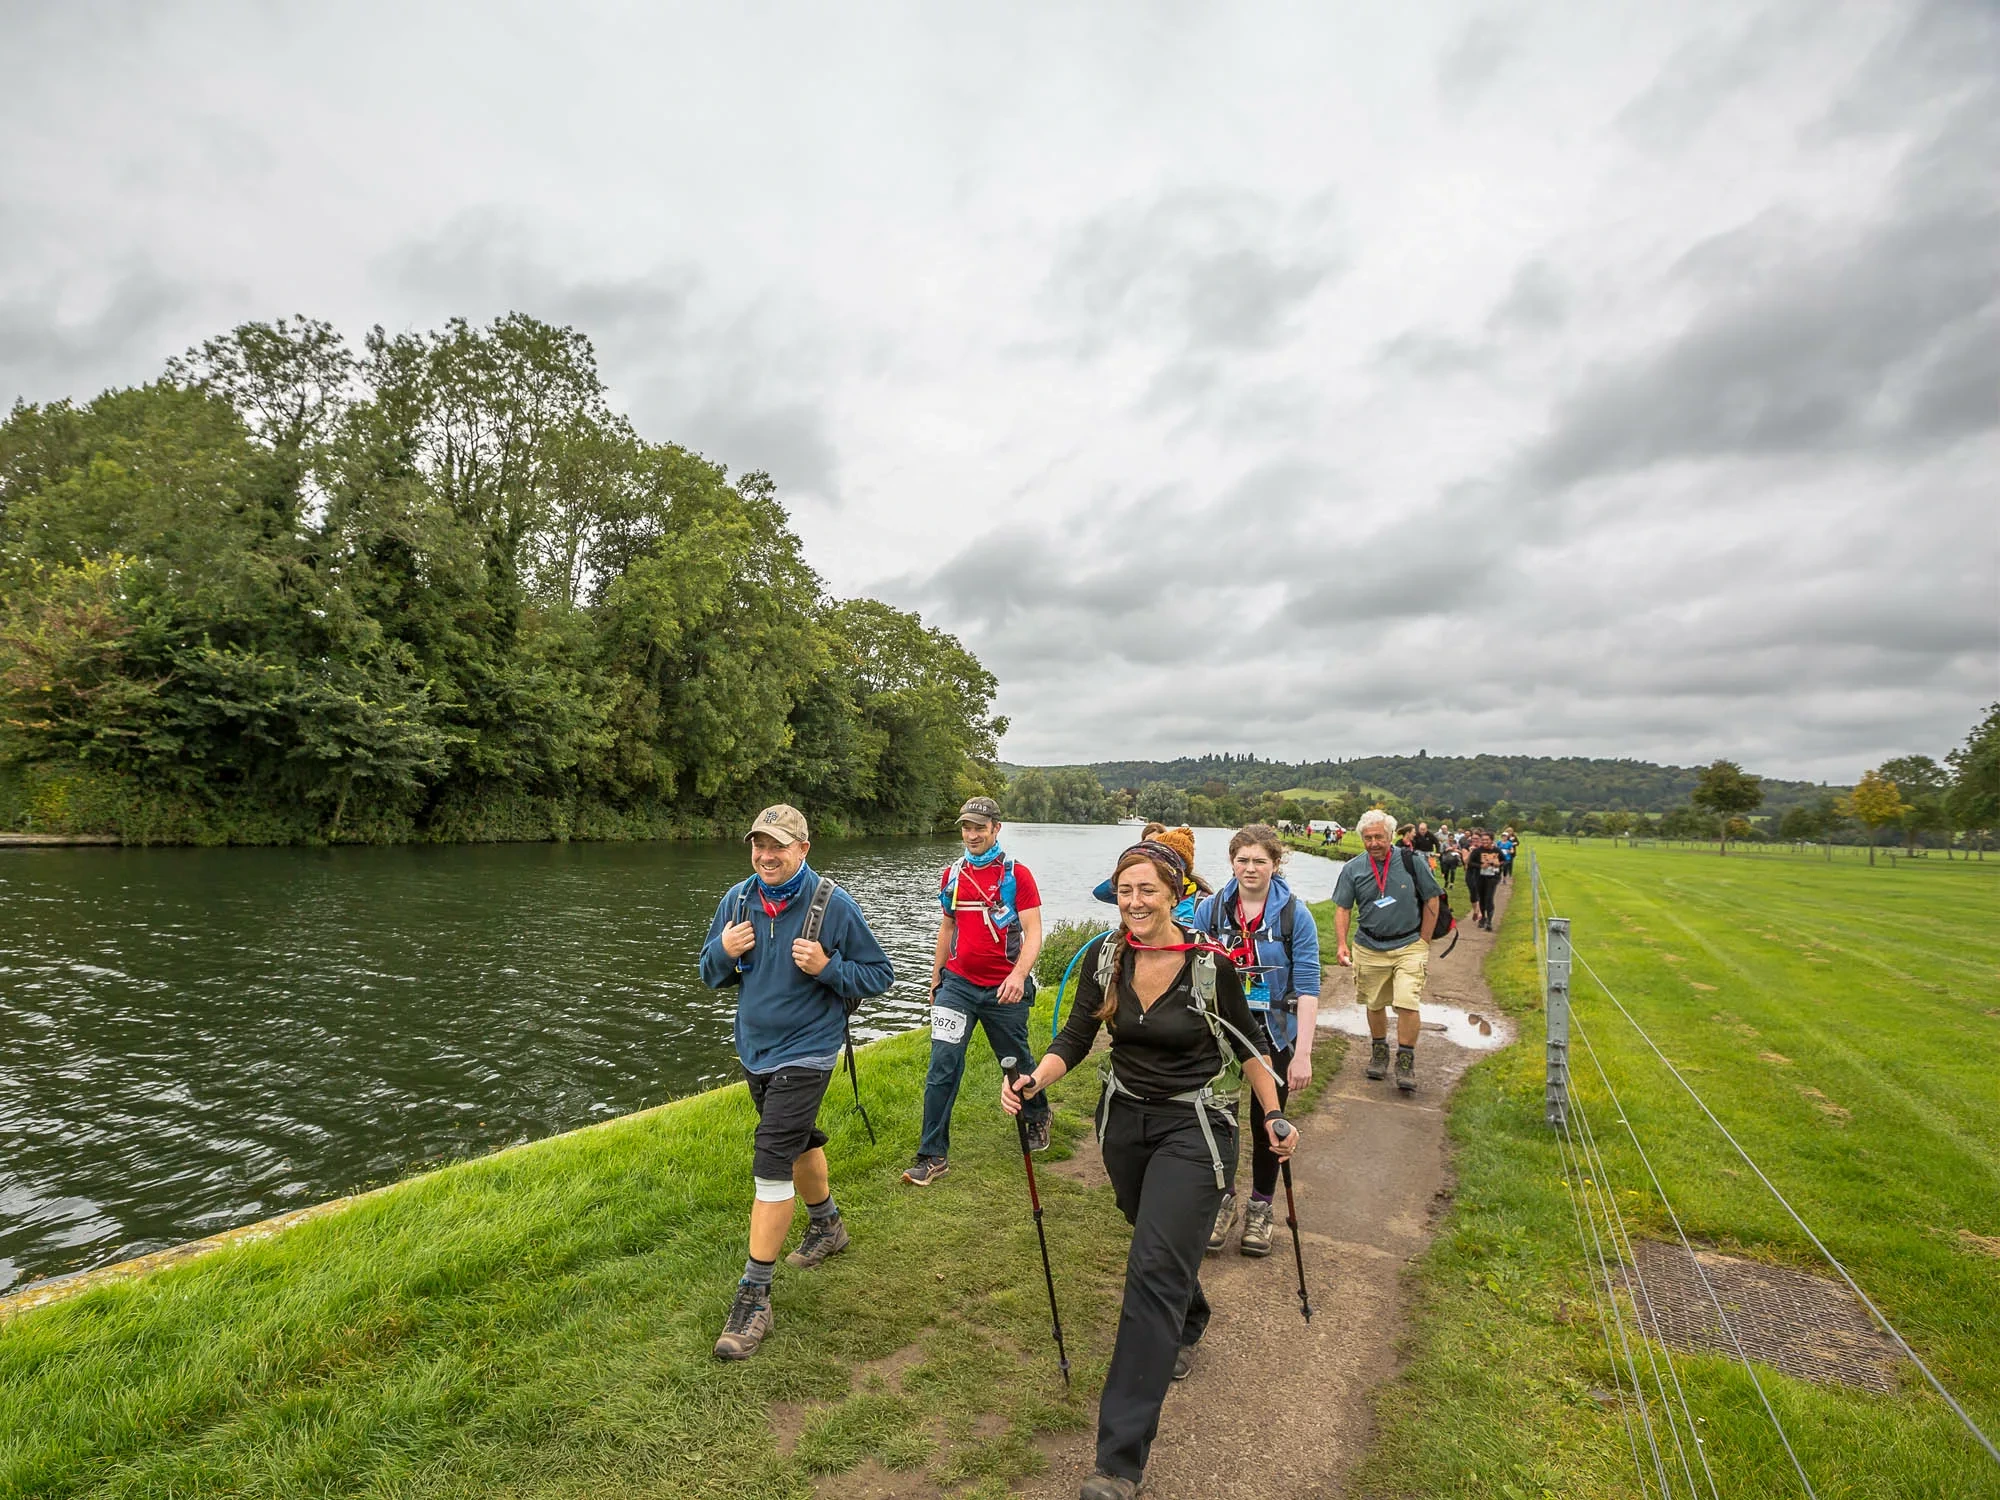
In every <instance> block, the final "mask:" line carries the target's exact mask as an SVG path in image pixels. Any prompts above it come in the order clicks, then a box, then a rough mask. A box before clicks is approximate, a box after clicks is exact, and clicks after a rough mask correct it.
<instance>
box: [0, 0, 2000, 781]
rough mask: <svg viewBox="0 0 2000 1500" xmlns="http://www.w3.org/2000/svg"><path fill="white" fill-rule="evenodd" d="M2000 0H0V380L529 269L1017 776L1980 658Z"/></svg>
mask: <svg viewBox="0 0 2000 1500" xmlns="http://www.w3.org/2000/svg"><path fill="white" fill-rule="evenodd" d="M1996 17H2000V10H1996V8H1995V7H1994V6H1992V5H1991V4H1988V3H1983V0H1961V3H1952V4H1944V3H1940V4H1914V5H1903V6H1892V5H1881V4H1875V3H1856V4H1847V5H1842V4H1823V3H1812V4H1805V3H1781V4H1764V5H1755V4H1753V5H1745V4H1740V3H1714V4H1694V5H1688V6H1676V7H1659V6H1642V5H1637V4H1621V5H1602V6H1589V7H1579V6H1573V5H1559V4H1555V3H1553V0H1551V3H1545V4H1503V5H1497V6H1452V5H1439V6H1428V7H1387V6H1384V7H1377V8H1372V9H1364V8H1357V7H1328V6H1303V5H1301V6H1296V7H1291V8H1284V7H1276V8H1260V9H1259V10H1257V11H1256V12H1255V13H1254V18H1253V14H1252V13H1251V12H1246V11H1244V10H1243V9H1242V8H1241V7H1234V6H1221V5H1215V6H1204V5H1192V4H1171V5H1153V4H1145V5H1141V4H1130V5H1097V6H1089V7H1076V6H1056V5H1041V6H1037V5H1025V6H1010V7H1001V8H991V7H989V8H986V9H984V10H971V9H964V8H949V9H948V8H942V7H924V6H916V5H898V6H886V5H885V6H863V7H851V8H842V9H838V10H835V9H829V8H825V7H808V6H803V5H800V6H774V5H773V6H741V7H706V8H700V9H697V8H695V7H669V8H664V9H659V10H649V11H647V12H646V13H644V14H636V13H632V12H629V11H626V10H623V9H613V8H609V7H590V6H584V7H564V8H562V9H561V10H560V11H557V10H550V9H540V8H537V9H531V8H528V7H492V6H479V7H473V6H446V5H425V4H418V5H407V4H405V5H396V6H387V5H381V6H374V5H365V4H363V5H352V6H340V7H323V8H321V9H320V10H318V11H305V10H299V9H293V8H284V7H270V6H256V5H248V4H245V5H240V6H232V5H213V4H204V5H200V6H193V5H187V6H183V5H176V4H171V3H157V4H148V5H144V6H141V5H136V4H134V5H102V4H91V3H88V0H85V3H78V4H73V5H67V6H62V7H53V6H41V5H28V4H21V3H16V4H0V43H4V45H5V49H6V51H7V53H8V55H9V56H10V58H12V59H13V60H14V61H15V63H16V66H15V67H14V68H12V69H10V81H9V86H8V88H7V90H6V91H5V92H4V94H0V128H4V129H5V131H6V134H7V138H8V140H9V142H10V149H9V151H8V152H7V153H5V155H4V156H0V226H4V231H5V232H4V233H0V401H4V400H11V399H13V398H14V397H16V396H20V397H24V398H26V399H29V400H38V401H39V400H48V399H53V398H57V397H62V396H88V395H91V394H94V393H95V392H96V391H97V390H99V389H101V388H102V387H104V386H106V385H108V384H114V383H119V384H122V383H130V382H136V381H140V380H145V379H148V378H152V377H153V376H155V375H156V374H157V373H158V372H159V369H160V366H161V363H162V361H163V360H164V359H165V357H166V356H168V355H170V354H173V353H176V352H178V351H179V350H181V349H183V348H184V347H186V346H187V345H188V344H190V343H193V342H195V341H196V340H197V339H199V338H201V337H203V336H205V335H207V334H210V333H213V332H216V331H218V330H220V329H222V328H225V327H228V326H230V325H231V324H233V323H236V322H238V321H241V320H243V319H247V318H254V317H273V316H276V315H279V314H282V313H289V312H293V311H303V312H306V313H309V314H313V315H317V316H323V317H327V318H330V319H332V320H334V321H335V322H336V323H338V324H339V325H341V326H342V327H343V328H344V329H346V330H347V331H348V332H349V334H350V336H353V337H357V338H358V337H359V335H360V334H361V333H362V332H363V331H364V330H365V329H366V327H367V326H368V325H370V324H372V323H375V322H378V321H379V322H382V323H384V324H386V325H388V326H389V327H391V328H402V327H425V326H434V325H436V324H437V323H439V322H441V321H442V320H443V319H445V318H446V317H448V316H451V315H453V314H458V313H463V314H465V315H467V316H470V317H473V318H476V319H484V318H488V317H491V316H493V315H495V314H497V313H500V312H503V311H505V310H508V309H510V308H518V309H520V310H522V311H526V312H530V313H533V314H536V315H537V316H540V317H544V318H549V319H552V320H555V321H561V322H569V323H573V324H575V325H576V326H577V327H578V328H580V329H582V330H584V331H585V332H587V333H588V334H590V335H591V337H592V338H593V339H594V340H595V341H596V343H597V346H598V349H599V352H600V356H601V359H602V362H603V366H604V369H605V372H606V375H607V377H608V379H609V380H610V381H611V382H612V384H613V386H614V387H615V389H616V392H617V395H618V398H619V400H620V401H621V402H622V404H623V405H624V406H625V407H626V409H627V410H629V411H630V412H631V413H632V415H633V417H634V419H635V421H636V422H637V424H638V425H639V427H640V429H641V431H643V432H645V433H646V434H647V435H648V436H652V437H672V438H675V439H677V440H680V441H683V442H686V443H687V444H689V445H690V446H692V447H695V448H698V449H700V450H702V451H703V452H705V453H707V454H709V455H710V456H711V457H714V458H717V459H720V460H722V461H724V462H726V463H728V464H730V465H731V466H732V467H733V468H737V469H746V468H767V469H769V470H770V471H771V472H772V473H773V474H774V476H775V477H776V478H777V480H778V481H779V483H780V485H781V487H782V491H783V493H784V495H785V496H786V497H787V499H788V503H790V505H791V506H792V509H793V513H794V515H795V518H796V521H797V525H798V527H799V530H800V531H801V533H802V534H803V535H804V537H805V539H806V543H807V548H808V552H809V555H810V556H811V557H812V559H813V560H814V562H815V564H816V565H817V566H818V567H820V568H821V570H822V571H823V572H824V573H825V575H826V578H827V581H828V583H829V586H830V587H831V588H833V589H834V590H835V591H836V592H840V593H862V592H873V593H877V594H879V595H880V596H882V597H884V598H887V599H889V600H890V601H891V602H894V603H897V604H900V605H904V606H906V607H914V608H919V609H922V610H923V611H924V612H925V614H926V617H927V618H931V619H933V620H935V621H936V622H937V623H940V624H943V625H945V626H947V627H949V628H951V629H953V630H956V631H958V632H959V633H960V634H961V635H962V636H963V637H964V638H965V639H966V641H967V642H968V644H970V645H971V646H972V647H973V648H974V649H975V650H976V651H978V652H979V654H980V655H981V656H982V658H983V659H984V660H985V661H986V662H987V663H988V665H989V666H991V667H992V668H993V669H994V671H995V672H996V673H997V674H998V675H999V677H1000V679H1001V682H1002V685H1003V691H1002V700H1001V705H1000V706H1001V708H1002V710H1003V711H1004V712H1006V713H1007V714H1008V715H1009V716H1010V717H1011V719H1012V721H1013V725H1014V727H1013V730H1012V731H1011V733H1010V734H1009V736H1008V738H1007V740H1006V742H1005V745H1004V747H1003V751H1004V754H1005V755H1006V757H1007V758H1008V759H1009V760H1012V761H1016V762H1023V763H1037V762H1040V763H1048V762H1072V761H1094V760H1103V759H1106V758H1108V757H1112V756H1131V757H1154V756H1157V757H1162V758H1165V757H1171V756H1173V755H1177V754H1182V753H1195V752H1199V751H1201V750H1203V749H1206V748H1208V747H1211V746H1215V745H1221V744H1228V745H1236V746H1254V747H1255V748H1256V749H1257V750H1258V751H1259V752H1260V753H1261V754H1264V755H1267V756H1274V757H1280V758H1285V759H1293V760H1299V759H1318V758H1322V757H1324V756H1327V755H1332V754H1349V755H1351V754H1365V753H1370V752H1399V751H1413V750H1414V749H1415V748H1416V747H1418V746H1427V747H1428V748H1429V749H1430V750H1431V752H1432V753H1433V754H1437V753H1445V752H1454V751H1456V752H1462V753H1474V752H1477V751H1480V750H1505V751H1508V752H1515V753H1551V754H1579V755H1612V756H1618V755H1629V756H1637V757H1644V758H1648V759H1653V760H1659V761H1665V762H1673V763H1679V764H1688V763H1697V762H1700V761H1704V760H1706V759H1709V758H1711V757H1712V756H1714V755H1718V754H1724V755H1730V756H1733V757H1735V758H1738V759H1741V760H1743V761H1744V762H1746V763H1747V764H1751V765H1753V766H1755V767H1756V768H1758V769H1761V770H1766V771H1768V772H1770V773H1772V774H1778V775H1791V776H1798V777H1804V778H1811V779H1819V778H1830V779H1833V780H1837V781H1849V780H1851V779H1852V778H1853V777H1854V775H1855V774H1856V773H1857V772H1858V770H1859V769H1860V768H1861V767H1862V766H1864V765H1868V764H1872V763H1874V762H1876V761H1879V760H1880V759H1882V758H1883V757H1885V756H1887V755H1892V754H1898V753H1904V752H1909V751H1917V752H1923V753H1929V754H1934V755H1941V754H1942V753H1943V752H1944V751H1945V750H1946V749H1947V748H1949V747H1950V746H1951V745H1953V744H1955V743H1957V742H1958V741H1959V740H1960V739H1962V737H1963V735H1964V733H1965V731H1966V729H1967V728H1968V727H1969V726H1970V725H1971V724H1972V722H1973V721H1974V719H1975V718H1976V717H1977V716H1978V714H1979V711H1980V709H1981V708H1982V706H1983V705H1984V704H1986V703H1987V702H1990V701H1992V700H1993V699H1994V698H1995V697H2000V606H1996V603H1995V601H1996V599H2000V505H1996V498H1995V481H1994V476H1995V474H1996V473H2000V434H1996V427H1997V426H2000V398H1996V392H2000V257H1996V256H1995V255H1994V253H1993V247H1994V245H1995V244H2000V69H1996V68H1995V66H1994V64H1993V59H1994V58H1995V56H2000V20H1997V19H1996Z"/></svg>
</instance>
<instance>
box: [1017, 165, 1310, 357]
mask: <svg viewBox="0 0 2000 1500" xmlns="http://www.w3.org/2000/svg"><path fill="white" fill-rule="evenodd" d="M1339 265H1340V258H1339V256H1338V255H1337V254H1335V253H1334V252H1333V251H1332V250H1330V249H1328V248H1327V247H1325V246H1324V245H1321V244H1318V243H1315V242H1314V240H1313V238H1312V237H1311V236H1310V235H1300V234H1296V233H1294V232H1293V231H1292V229H1291V227H1290V226H1289V225H1288V223H1287V220H1286V217H1285V215H1284V214H1282V213H1281V212H1280V211H1279V209H1278V207H1277V206H1276V205H1275V204H1273V203H1272V202H1271V201H1269V200H1268V199H1265V198H1262V197H1259V196H1257V195H1254V194H1250V193H1245V192H1236V191H1221V190H1212V191H1199V192H1198V191H1180V192H1174V193H1169V194H1167V195H1165V196H1164V197H1161V198H1159V199H1156V200H1155V201H1153V202H1151V203H1148V204H1129V205H1125V206H1123V207H1120V208H1116V209H1110V210H1107V211H1106V212H1104V213H1101V214H1099V215H1097V216H1095V217H1094V218H1092V219H1090V220H1088V221H1086V222H1085V223H1083V224H1080V225H1078V226H1077V227H1076V228H1075V229H1074V230H1072V231H1071V232H1070V233H1069V234H1068V235H1067V236H1066V238H1065V242H1064V244H1063V246H1062V247H1061V249H1060V250H1059V251H1058V252H1057V255H1056V257H1055V261H1054V264H1053V265H1052V266H1051V268H1050V271H1049V276H1048V283H1047V287H1046V293H1045V295H1046V300H1047V301H1048V303H1049V305H1050V306H1051V307H1052V309H1053V310H1054V311H1055V312H1056V313H1057V314H1058V316H1060V317H1062V318H1063V319H1065V320H1066V321H1067V322H1069V323H1070V324H1072V325H1073V326H1074V328H1075V329H1076V332H1075V334H1074V336H1073V340H1072V348H1073V349H1074V350H1075V351H1076V352H1077V353H1079V354H1080V355H1083V356H1084V357H1093V356H1095V355H1097V354H1099V353H1101V352H1102V351H1103V350H1105V349H1106V348H1108V347H1109V346H1110V345H1111V344H1113V343H1114V342H1118V341H1121V340H1137V341H1140V342H1144V343H1150V344H1159V345H1164V346H1166V347H1167V348H1169V349H1172V350H1175V351H1178V352H1184V353H1188V354H1194V355H1203V354H1244V353H1254V352H1260V351H1265V350H1269V349H1272V348H1275V347H1277V346H1278V345H1280V344H1282V343H1284V342H1285V341H1286V340H1287V339H1288V338H1289V337H1290V336H1291V334H1292V332H1293V330H1294V320H1295V318H1296V316H1297V314H1298V313H1299V311H1300V310H1301V309H1302V308H1303V307H1304V305H1305V304H1306V302H1307V301H1308V300H1310V298H1311V297H1312V296H1313V294H1314V293H1315V292H1317V291H1318V290H1319V288H1320V286H1321V285H1322V284H1323V283H1324V282H1325V281H1326V279H1327V278H1328V277H1329V276H1331V275H1333V274H1334V273H1335V272H1336V270H1337V269H1338V268H1339Z"/></svg>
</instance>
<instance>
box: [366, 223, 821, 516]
mask: <svg viewBox="0 0 2000 1500" xmlns="http://www.w3.org/2000/svg"><path fill="white" fill-rule="evenodd" d="M379 270H380V274H381V276H382V278H383V279H384V280H385V281H387V282H388V283H389V284H391V285H392V286H394V287H396V288H397V290H398V291H399V292H400V293H401V294H403V295H404V296H406V297H412V296H413V297H416V298H418V299H420V300H422V301H425V302H428V303H431V304H434V305H436V306H438V307H439V308H440V309H443V310H448V311H451V312H466V313H468V314H472V313H474V312H475V311H483V313H484V314H485V315H494V314H498V313H500V312H503V311H507V310H519V311H522V312H526V313H531V314H533V315H535V316H537V317H541V318H545V319H548V320H549V321H551V322H556V323H565V324H570V325H573V326H575V327H576V328H578V329H579V330H581V331H582V332H584V333H585V334H587V335H588V336H589V337H590V339H591V342H592V343H593V344H594V345H595V346H596V348H597V350H598V355H599V359H600V363H601V365H602V368H603V370H604V374H605V379H606V382H607V383H608V384H610V385H611V386H612V387H614V389H615V390H616V391H617V392H618V393H619V394H620V396H621V397H622V398H623V399H624V401H625V404H626V406H627V409H628V410H629V412H630V414H631V416H632V418H633V421H634V423H635V425H636V426H637V427H638V428H639V430H640V432H641V433H642V434H644V435H645V436H646V437H649V438H652V439H655V440H661V439H671V440H672V441H674V442H678V443H681V444H683V445H684V446H686V447H688V448H690V449H693V450H694V451H696V452H699V453H702V454H704V455H705V456H707V457H709V458H711V459H715V460H717V461H719V462H722V463H726V464H727V465H729V467H730V468H731V469H732V470H735V471H739V472H744V471H750V470H757V469H762V470H765V471H766V472H768V473H769V474H770V475H771V476H772V478H773V479H775V480H776V481H777V482H778V485H779V487H780V489H781V490H784V491H803V492H805V493H808V494H812V495H816V496H819V497H821V498H823V499H827V500H834V501H837V500H838V499H839V496H840V455H839V451H838V448H837V447H836V445H835V442H834V438H833V432H832V426H831V422H830V420H829V418H828V417H827V415H826V413H825V411H824V410H823V407H822V405H821V402H820V399H819V398H820V395H821V384H822V382H821V380H820V379H818V378H817V364H818V361H817V360H816V359H812V358H809V357H807V353H808V351H806V350H805V349H803V348H802V347H801V346H800V344H799V343H798V342H797V341H796V340H795V339H793V338H790V337H787V338H782V339H781V338H779V337H777V336H776V335H774V334H773V333H772V332H771V330H770V329H769V328H768V327H767V326H766V325H765V324H764V322H763V321H762V320H760V319H759V317H758V316H757V314H756V312H755V310H754V309H751V310H739V311H736V312H734V313H724V312H722V311H721V310H720V309H718V308H717V307H716V306H715V302H716V299H715V297H714V295H713V294H712V293H711V292H710V290H709V288H708V287H707V285H706V282H705V280H704V278H703V276H702V275H701V274H700V272H698V271H697V270H696V269H695V268H693V267H691V266H689V265H686V264H681V263H667V264H663V265H658V266H655V267H653V268H652V269H651V270H649V271H647V272H646V273H645V274H643V275H638V276H624V277H604V276H597V277H581V278H579V277H573V276H570V275H568V274H566V273H564V272H563V271H561V270H560V269H559V268H558V267H557V266H556V265H554V264H553V263H552V258H551V257H550V256H549V255H548V254H547V253H545V252H544V251H542V250H541V249H540V247H539V246H538V244H537V242H536V239H535V237H534V236H533V234H532V233H531V232H530V231H528V230H527V229H526V228H525V227H524V226H523V225H521V224H520V223H519V222H518V221H517V220H515V219H514V218H513V217H512V216H509V215H505V214H500V213H496V212H493V211H491V210H480V211H475V212H471V213H467V214H464V215H461V216H460V217H459V218H458V219H456V220H455V221H453V222H452V223H451V224H449V225H447V226H446V227H445V228H444V229H443V230H442V231H440V232H439V233H437V234H436V235H434V236H432V237H430V238H428V239H424V240H421V241H417V242H415V243H412V244H409V245H406V246H404V247H402V248H401V249H400V250H398V251H397V252H395V253H394V254H393V255H390V256H388V257H386V258H385V259H384V261H383V263H382V265H381V266H380V268H379Z"/></svg>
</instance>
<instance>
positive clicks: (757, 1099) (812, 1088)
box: [743, 1068, 833, 1182]
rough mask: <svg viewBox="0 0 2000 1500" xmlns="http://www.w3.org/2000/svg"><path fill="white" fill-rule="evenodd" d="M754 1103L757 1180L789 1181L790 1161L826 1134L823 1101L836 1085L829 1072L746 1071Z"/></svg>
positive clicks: (819, 1143)
mask: <svg viewBox="0 0 2000 1500" xmlns="http://www.w3.org/2000/svg"><path fill="white" fill-rule="evenodd" d="M743 1078H744V1081H745V1082H747V1083H748V1084H749V1085H750V1102H751V1103H752V1104H754V1105H756V1106H757V1154H756V1155H755V1156H754V1157H753V1158H752V1159H751V1163H750V1170H751V1172H752V1173H753V1174H755V1175H756V1176H758V1177H769V1178H771V1179H773V1180H774V1181H784V1182H789V1181H791V1177H792V1163H793V1162H795V1161H797V1160H798V1159H799V1158H800V1157H801V1156H804V1155H805V1154H806V1153H807V1152H808V1151H810V1150H812V1149H813V1148H814V1147H815V1146H824V1145H825V1144H826V1140H827V1136H826V1132H825V1131H824V1130H821V1129H820V1128H819V1101H820V1100H822V1099H824V1098H825V1097H826V1086H827V1085H828V1084H829V1083H831V1082H833V1070H832V1069H830V1068H780V1069H778V1070H777V1071H776V1072H775V1073H752V1072H751V1071H750V1070H749V1069H748V1068H745V1069H744V1070H743Z"/></svg>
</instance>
